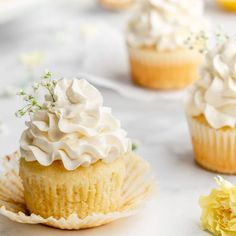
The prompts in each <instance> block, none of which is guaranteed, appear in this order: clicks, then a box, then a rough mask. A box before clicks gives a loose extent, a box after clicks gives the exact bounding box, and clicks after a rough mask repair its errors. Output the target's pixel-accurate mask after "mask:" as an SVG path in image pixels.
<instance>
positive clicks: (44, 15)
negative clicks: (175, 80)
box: [0, 0, 236, 236]
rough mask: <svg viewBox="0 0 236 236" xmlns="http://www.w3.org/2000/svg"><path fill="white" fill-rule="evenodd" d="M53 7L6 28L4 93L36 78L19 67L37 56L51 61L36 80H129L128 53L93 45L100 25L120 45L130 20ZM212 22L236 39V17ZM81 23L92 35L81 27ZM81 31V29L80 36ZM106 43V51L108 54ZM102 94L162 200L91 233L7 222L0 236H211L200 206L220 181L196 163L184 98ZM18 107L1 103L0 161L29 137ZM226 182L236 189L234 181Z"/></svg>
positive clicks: (0, 34) (1, 40) (0, 33)
mask: <svg viewBox="0 0 236 236" xmlns="http://www.w3.org/2000/svg"><path fill="white" fill-rule="evenodd" d="M49 2H50V3H47V4H46V5H45V4H42V5H41V6H38V7H37V9H32V10H31V11H30V12H28V13H25V15H24V16H23V17H21V18H18V19H17V20H12V21H9V22H7V23H5V24H2V25H0V63H1V67H0V74H1V78H0V92H1V91H2V90H3V89H5V88H6V86H8V88H9V86H10V88H11V86H12V85H14V86H16V85H21V84H23V81H25V79H26V78H27V77H28V76H29V70H28V67H27V65H24V64H22V63H21V62H19V58H20V57H21V55H22V54H24V53H29V52H32V51H40V52H43V53H45V60H44V61H43V62H42V63H41V64H40V65H38V66H35V67H33V69H32V68H31V71H30V72H31V74H30V75H31V76H35V74H38V73H40V72H41V71H42V68H45V67H50V69H51V70H52V71H55V73H56V75H59V76H62V75H66V76H70V75H76V74H77V73H78V72H79V71H80V69H81V68H82V69H84V68H87V70H86V72H87V73H90V74H99V75H100V76H108V77H109V76H112V74H115V75H117V76H118V75H119V76H121V77H122V76H123V77H124V78H128V77H129V75H128V74H127V68H128V65H127V61H126V60H123V58H126V57H125V48H123V52H117V51H116V50H115V49H114V48H113V47H111V48H110V47H107V48H104V46H106V44H105V43H104V42H103V41H101V42H97V50H95V49H94V45H95V44H94V41H93V37H94V36H93V35H94V34H95V33H94V32H95V31H97V30H98V29H97V28H94V27H93V26H94V24H99V25H100V26H99V27H100V28H99V30H100V31H102V30H104V25H105V26H106V27H110V28H115V30H114V35H117V37H118V38H119V37H121V36H120V32H121V29H122V27H123V23H124V21H125V19H126V18H127V13H126V12H124V13H113V12H105V11H103V10H101V9H99V8H98V7H97V6H94V5H93V4H92V3H91V6H83V10H82V9H81V8H79V7H78V6H77V5H76V1H71V6H68V5H70V4H67V2H66V1H62V0H60V1H58V2H57V5H53V1H49ZM65 2H66V3H65ZM210 5H211V4H210ZM76 6H77V7H76ZM207 14H208V16H211V17H213V19H214V24H215V25H217V24H222V25H223V26H224V28H225V29H226V30H227V31H230V32H232V33H233V29H234V28H233V25H234V22H235V20H236V15H233V14H225V13H223V12H221V11H219V10H217V8H215V7H212V8H210V7H208V9H207ZM81 22H83V23H84V24H85V26H86V27H83V26H81ZM93 22H94V24H93ZM77 24H78V25H79V24H80V28H79V27H78V28H76V25H77ZM106 27H105V28H106ZM116 28H117V30H116ZM78 30H80V31H83V32H84V33H83V34H82V35H81V34H80V35H78V34H76V33H75V31H78ZM234 30H236V29H234ZM234 33H235V32H234ZM104 37H106V35H104ZM56 39H58V41H56ZM115 39H117V38H115ZM119 42H120V41H119V40H118V41H117V43H119ZM61 43H62V44H61ZM99 43H101V44H102V45H103V51H102V50H101V48H100V46H99ZM91 45H93V47H90V46H91ZM85 48H86V50H85ZM91 48H93V50H91ZM95 48H96V47H95ZM89 49H90V50H89ZM103 52H104V53H103ZM115 53H118V54H119V56H118V55H117V54H115ZM87 58H89V59H87ZM91 58H92V60H91ZM110 58H112V61H111V60H110ZM99 59H100V60H99ZM86 60H87V61H86ZM108 62H109V63H110V64H107V63H108ZM99 63H100V64H99ZM91 64H92V65H94V67H91ZM88 65H90V66H88ZM101 68H102V69H101ZM104 68H105V69H104ZM1 89H2V90H1ZM7 91H8V90H7ZM101 91H102V93H103V95H104V100H105V104H106V105H107V106H111V107H112V108H113V113H114V114H115V115H116V116H117V117H118V118H119V119H120V120H121V123H122V126H123V127H124V128H125V129H126V130H127V131H128V133H129V136H130V137H131V138H133V139H135V140H136V141H137V143H138V144H139V149H138V153H139V154H140V155H142V156H143V157H144V158H145V159H146V160H148V161H149V162H150V163H151V166H152V170H153V172H154V174H155V176H156V178H157V180H158V183H159V191H158V194H157V196H155V197H154V198H153V199H152V200H151V201H150V202H148V203H147V204H146V206H145V207H144V208H143V209H141V210H140V212H139V213H138V214H137V215H136V216H132V217H129V218H127V219H122V220H119V221H117V222H114V223H112V224H109V225H106V226H102V227H99V228H96V229H91V230H82V231H61V230H56V229H51V228H49V227H45V226H41V225H22V224H17V223H14V222H11V221H9V220H7V219H5V218H3V217H0V235H1V236H15V235H18V236H31V235H34V236H41V235H45V236H53V235H56V236H61V235H63V236H67V235H68V236H74V235H84V236H93V235H96V236H99V235H101V236H106V235H107V236H108V235H109V236H110V235H112V236H128V235H136V236H139V235H140V236H141V235H144V234H145V235H147V236H154V235H162V236H173V235H175V236H189V235H196V236H204V235H208V234H207V233H205V232H203V231H202V230H201V229H200V227H199V217H200V209H199V206H198V198H199V196H200V195H202V194H207V193H208V192H209V190H210V189H211V188H212V187H213V186H215V183H214V179H213V178H214V177H215V175H216V174H215V173H211V172H208V171H206V170H204V169H201V168H200V167H198V166H197V165H196V164H195V162H194V160H193V154H192V147H191V143H190V138H189V134H188V129H187V124H186V120H185V115H184V109H183V103H182V99H181V96H177V97H175V96H173V97H171V96H170V97H168V96H165V97H158V98H157V99H155V100H152V101H148V102H147V101H141V100H139V101H137V100H135V99H131V98H127V97H125V96H120V95H119V94H118V93H116V92H115V91H111V90H109V89H106V88H102V90H101ZM0 94H1V93H0ZM19 106H20V101H19V100H18V98H15V97H11V96H9V97H5V96H2V95H1V98H0V107H1V108H2V112H1V113H0V121H3V123H4V124H5V125H6V132H4V133H2V134H0V144H1V145H0V154H1V155H4V154H7V153H11V152H12V151H14V150H16V149H17V147H18V140H19V137H20V134H21V132H22V130H23V129H24V121H23V120H21V119H17V118H15V117H14V112H15V111H16V109H17V108H18V107H19ZM227 179H229V180H231V181H234V182H236V177H234V176H230V177H227Z"/></svg>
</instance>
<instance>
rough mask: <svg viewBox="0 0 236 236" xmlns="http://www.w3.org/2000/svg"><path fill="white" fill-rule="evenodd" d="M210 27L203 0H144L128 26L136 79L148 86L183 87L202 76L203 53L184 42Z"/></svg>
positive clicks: (129, 46)
mask: <svg viewBox="0 0 236 236" xmlns="http://www.w3.org/2000/svg"><path fill="white" fill-rule="evenodd" d="M207 27H208V23H207V21H206V20H205V19H204V18H203V2H202V1H200V0H179V1H176V0H147V1H142V0H141V1H140V3H139V4H137V11H136V14H134V16H133V17H132V19H131V20H130V21H129V23H128V27H127V43H128V50H129V56H130V65H131V76H132V79H133V81H134V82H135V83H136V84H138V85H141V86H144V87H147V88H156V89H179V88H183V87H185V86H186V85H188V84H190V83H192V82H193V81H195V80H196V79H198V73H197V71H198V67H199V64H200V63H201V61H202V56H201V55H200V54H199V53H198V52H196V51H193V50H192V51H190V50H188V48H187V47H186V46H185V44H184V42H185V40H186V38H187V37H188V36H189V35H190V33H194V34H195V33H198V32H200V31H201V30H203V29H205V28H207Z"/></svg>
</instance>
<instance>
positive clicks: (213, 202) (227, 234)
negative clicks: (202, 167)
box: [200, 177, 236, 236]
mask: <svg viewBox="0 0 236 236" xmlns="http://www.w3.org/2000/svg"><path fill="white" fill-rule="evenodd" d="M216 182H217V184H218V185H219V188H217V189H213V190H212V191H211V193H210V194H209V195H208V196H202V197H200V206H201V208H202V215H201V226H202V228H203V229H204V230H208V231H209V232H211V233H212V234H214V235H217V236H236V186H234V185H232V184H231V183H229V182H228V181H226V180H224V179H223V178H221V177H217V178H216Z"/></svg>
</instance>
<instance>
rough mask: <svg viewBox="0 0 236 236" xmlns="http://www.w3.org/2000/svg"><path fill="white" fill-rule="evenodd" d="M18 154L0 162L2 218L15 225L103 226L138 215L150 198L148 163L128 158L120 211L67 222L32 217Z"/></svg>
mask: <svg viewBox="0 0 236 236" xmlns="http://www.w3.org/2000/svg"><path fill="white" fill-rule="evenodd" d="M19 157H20V155H19V152H15V153H13V154H12V155H8V156H5V157H4V158H2V159H1V161H0V166H1V169H2V171H1V173H2V174H1V175H0V214H1V215H3V216H5V217H7V218H9V219H10V220H12V221H15V222H18V223H25V224H45V225H49V226H52V227H55V228H60V229H69V230H72V229H77V230H78V229H84V228H91V227H96V226H100V225H104V224H107V223H110V222H112V221H115V220H117V219H120V218H124V217H127V216H130V215H133V214H135V213H136V211H137V209H138V208H139V207H140V204H141V203H142V202H143V201H144V200H145V199H147V197H148V196H150V194H151V192H152V190H153V181H152V177H151V175H150V168H149V165H148V163H147V162H146V161H144V160H143V159H141V158H140V157H137V156H134V157H131V158H127V163H126V165H127V176H126V179H125V182H124V186H123V196H122V200H123V204H122V208H121V211H119V212H111V213H108V214H93V215H90V216H87V217H86V218H84V219H80V218H78V216H77V215H76V214H72V215H71V216H70V217H68V218H67V219H64V218H61V219H55V218H53V217H49V218H47V219H45V218H43V217H41V216H39V215H35V214H29V213H28V211H27V209H26V205H25V200H24V194H23V191H24V189H23V185H22V181H21V178H20V177H19V174H18V173H19Z"/></svg>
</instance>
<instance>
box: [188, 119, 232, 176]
mask: <svg viewBox="0 0 236 236" xmlns="http://www.w3.org/2000/svg"><path fill="white" fill-rule="evenodd" d="M188 124H189V128H190V133H191V137H192V144H193V150H194V156H195V160H196V162H197V163H198V164H199V165H200V166H202V167H204V168H206V169H208V170H211V171H215V172H218V173H223V174H236V131H235V130H234V129H230V128H222V129H218V130H216V129H213V128H211V127H210V126H209V125H208V123H207V121H206V120H205V118H204V117H203V116H199V117H194V118H192V117H188Z"/></svg>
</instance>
